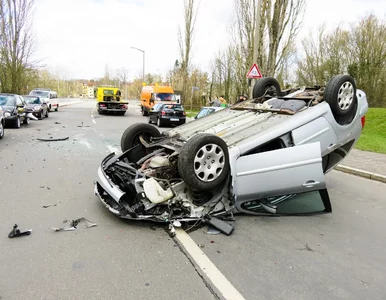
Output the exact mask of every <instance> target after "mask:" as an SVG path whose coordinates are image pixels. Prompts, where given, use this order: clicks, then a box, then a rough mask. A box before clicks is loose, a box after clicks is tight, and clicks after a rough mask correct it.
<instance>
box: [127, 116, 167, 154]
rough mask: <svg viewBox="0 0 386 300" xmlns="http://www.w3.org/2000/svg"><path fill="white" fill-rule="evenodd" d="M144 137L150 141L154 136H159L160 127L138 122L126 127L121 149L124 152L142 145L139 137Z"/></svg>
mask: <svg viewBox="0 0 386 300" xmlns="http://www.w3.org/2000/svg"><path fill="white" fill-rule="evenodd" d="M141 135H142V137H143V138H144V139H145V140H146V141H147V142H149V143H150V140H151V138H152V137H159V136H161V133H160V132H159V131H158V129H157V128H156V127H154V126H152V125H149V124H146V123H136V124H133V125H131V126H129V127H127V128H126V130H125V131H124V132H123V134H122V137H121V150H122V152H125V151H127V150H128V149H130V148H132V147H134V146H137V145H140V144H141V141H140V139H139V137H140V136H141Z"/></svg>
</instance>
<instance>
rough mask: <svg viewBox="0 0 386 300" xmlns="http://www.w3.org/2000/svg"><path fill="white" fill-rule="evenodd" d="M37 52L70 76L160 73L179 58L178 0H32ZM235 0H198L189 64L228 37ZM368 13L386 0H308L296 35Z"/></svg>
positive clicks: (203, 63)
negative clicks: (143, 53)
mask: <svg viewBox="0 0 386 300" xmlns="http://www.w3.org/2000/svg"><path fill="white" fill-rule="evenodd" d="M35 1H36V11H35V12H36V13H35V17H34V22H33V28H34V32H35V36H36V54H35V55H36V56H37V57H38V58H39V59H41V61H42V63H44V64H45V65H46V66H47V67H48V68H49V69H50V70H52V71H54V72H59V73H61V75H62V76H63V77H64V76H65V77H67V78H78V79H80V78H82V79H94V78H99V77H102V76H103V74H104V72H105V67H106V65H108V67H109V69H110V70H111V71H112V72H114V71H115V70H116V69H118V68H121V67H125V68H126V69H128V70H129V72H128V73H129V77H130V79H132V78H134V77H135V76H137V75H139V74H142V73H141V72H142V52H139V51H137V50H133V49H131V47H132V46H133V47H137V48H140V49H143V50H145V71H146V73H149V72H150V73H159V74H164V73H166V71H167V70H169V69H170V68H172V66H173V64H174V62H175V60H176V59H178V58H179V46H178V39H177V32H178V26H179V25H181V26H183V22H184V20H183V0H35ZM233 3H234V0H200V6H199V11H198V16H197V21H196V29H195V37H194V41H193V51H192V55H193V57H192V63H193V64H195V65H197V66H198V67H200V68H201V69H204V70H208V69H209V68H210V60H211V59H212V58H213V57H214V55H215V54H216V52H217V51H218V50H219V49H220V48H221V47H226V45H227V42H228V40H229V36H230V35H229V25H230V24H231V22H232V19H233V18H234V15H233V10H234V4H233ZM368 13H374V14H376V15H377V16H379V17H380V18H385V17H386V1H385V0H324V1H320V0H308V1H307V9H306V14H305V18H304V26H303V28H302V31H301V33H300V36H305V35H307V34H309V32H310V30H311V31H312V30H313V29H315V28H316V27H317V26H318V25H320V24H322V23H325V24H326V25H327V26H328V28H334V27H336V26H337V25H338V24H342V25H345V24H346V25H347V24H348V23H349V22H355V20H358V19H359V18H361V17H363V16H365V15H366V14H368Z"/></svg>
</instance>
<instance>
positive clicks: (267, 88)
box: [252, 77, 281, 99]
mask: <svg viewBox="0 0 386 300" xmlns="http://www.w3.org/2000/svg"><path fill="white" fill-rule="evenodd" d="M280 93H281V89H280V84H279V82H278V81H277V80H276V79H275V78H273V77H263V78H260V79H259V80H257V81H256V83H255V86H254V87H253V92H252V96H253V98H254V99H256V98H260V97H262V96H264V95H265V96H272V97H276V96H279V95H280Z"/></svg>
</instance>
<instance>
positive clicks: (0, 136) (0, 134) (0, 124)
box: [0, 122, 5, 140]
mask: <svg viewBox="0 0 386 300" xmlns="http://www.w3.org/2000/svg"><path fill="white" fill-rule="evenodd" d="M4 127H5V122H0V140H2V139H3V137H4Z"/></svg>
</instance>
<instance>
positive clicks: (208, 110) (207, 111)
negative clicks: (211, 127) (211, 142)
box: [194, 106, 225, 119]
mask: <svg viewBox="0 0 386 300" xmlns="http://www.w3.org/2000/svg"><path fill="white" fill-rule="evenodd" d="M222 109H225V107H221V106H203V107H201V109H200V110H199V111H198V113H197V114H196V115H195V116H194V118H195V119H200V118H203V117H206V116H208V115H211V114H213V113H215V112H217V111H219V110H222Z"/></svg>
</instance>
